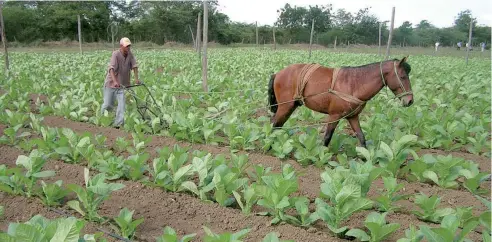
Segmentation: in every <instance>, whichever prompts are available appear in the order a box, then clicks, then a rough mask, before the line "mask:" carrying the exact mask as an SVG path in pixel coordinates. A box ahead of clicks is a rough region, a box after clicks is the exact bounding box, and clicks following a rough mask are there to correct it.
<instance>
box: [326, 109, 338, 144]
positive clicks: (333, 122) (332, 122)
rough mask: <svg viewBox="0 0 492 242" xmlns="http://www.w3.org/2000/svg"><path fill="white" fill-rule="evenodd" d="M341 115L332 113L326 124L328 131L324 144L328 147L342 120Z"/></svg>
mask: <svg viewBox="0 0 492 242" xmlns="http://www.w3.org/2000/svg"><path fill="white" fill-rule="evenodd" d="M339 119H340V116H339V115H330V116H329V118H328V124H327V125H326V132H325V140H324V143H323V144H324V146H326V147H328V145H329V144H330V141H331V138H332V137H333V133H334V132H335V129H336V127H337V125H338V123H339V122H340V120H339Z"/></svg>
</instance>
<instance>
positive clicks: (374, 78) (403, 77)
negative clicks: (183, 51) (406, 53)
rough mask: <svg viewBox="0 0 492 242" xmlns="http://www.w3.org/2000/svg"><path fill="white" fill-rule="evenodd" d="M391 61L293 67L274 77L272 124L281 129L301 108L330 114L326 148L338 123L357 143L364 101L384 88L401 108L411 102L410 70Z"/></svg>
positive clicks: (361, 138)
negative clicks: (347, 126) (351, 132)
mask: <svg viewBox="0 0 492 242" xmlns="http://www.w3.org/2000/svg"><path fill="white" fill-rule="evenodd" d="M406 60H407V57H404V58H403V59H402V60H398V59H393V60H387V61H382V62H377V63H372V64H367V65H363V66H355V67H341V68H328V67H323V66H320V65H318V64H292V65H289V66H287V67H286V68H284V69H282V70H280V71H279V72H277V73H275V74H273V75H272V76H271V78H270V82H269V86H268V96H269V103H270V110H271V111H272V112H273V113H274V114H275V115H274V116H273V117H272V119H271V122H272V123H273V126H274V127H276V128H277V127H282V126H283V125H284V123H285V122H286V121H287V119H289V117H290V115H291V114H292V113H293V112H294V110H295V109H296V108H297V107H299V106H302V105H305V106H306V107H307V108H309V109H311V110H314V111H317V112H320V113H324V114H329V117H328V124H327V127H326V133H325V137H324V145H325V146H328V145H329V143H330V140H331V137H332V135H333V132H334V130H335V128H336V127H337V125H338V122H339V121H340V120H341V119H344V118H345V119H347V120H348V122H349V124H350V126H351V128H352V129H353V130H354V132H355V133H356V135H357V138H358V139H359V142H360V144H361V145H362V146H363V147H366V140H365V137H364V133H363V132H362V130H361V128H360V124H359V114H360V113H361V112H362V110H363V109H364V107H365V104H366V102H367V101H369V100H370V99H372V98H373V97H374V96H375V95H376V94H377V93H378V92H379V91H380V90H381V89H382V88H384V86H388V88H389V89H390V90H391V91H392V92H393V94H395V96H396V97H398V98H399V99H400V100H401V102H402V105H403V106H404V107H409V106H410V105H412V103H413V93H412V87H411V85H410V79H409V77H408V75H409V74H410V70H411V67H410V65H409V64H408V63H407V62H406Z"/></svg>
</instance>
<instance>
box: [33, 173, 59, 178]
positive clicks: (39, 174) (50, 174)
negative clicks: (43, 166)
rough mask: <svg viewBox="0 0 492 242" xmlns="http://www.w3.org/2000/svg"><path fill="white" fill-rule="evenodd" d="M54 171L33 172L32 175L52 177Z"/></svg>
mask: <svg viewBox="0 0 492 242" xmlns="http://www.w3.org/2000/svg"><path fill="white" fill-rule="evenodd" d="M55 175H56V174H55V172H54V171H41V172H38V173H34V174H33V175H32V176H33V177H37V178H45V177H52V176H55Z"/></svg>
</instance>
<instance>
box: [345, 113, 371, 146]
mask: <svg viewBox="0 0 492 242" xmlns="http://www.w3.org/2000/svg"><path fill="white" fill-rule="evenodd" d="M347 120H348V121H349V124H350V127H352V130H354V132H355V134H356V135H357V138H358V139H359V142H360V145H361V146H362V147H364V148H366V149H367V146H366V138H365V137H364V133H362V129H361V128H360V123H359V115H355V116H353V117H350V118H348V119H347Z"/></svg>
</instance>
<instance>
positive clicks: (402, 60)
mask: <svg viewBox="0 0 492 242" xmlns="http://www.w3.org/2000/svg"><path fill="white" fill-rule="evenodd" d="M407 59H408V55H407V56H405V57H403V59H401V61H400V64H399V65H400V66H401V65H402V64H403V63H405V62H406V61H407Z"/></svg>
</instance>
